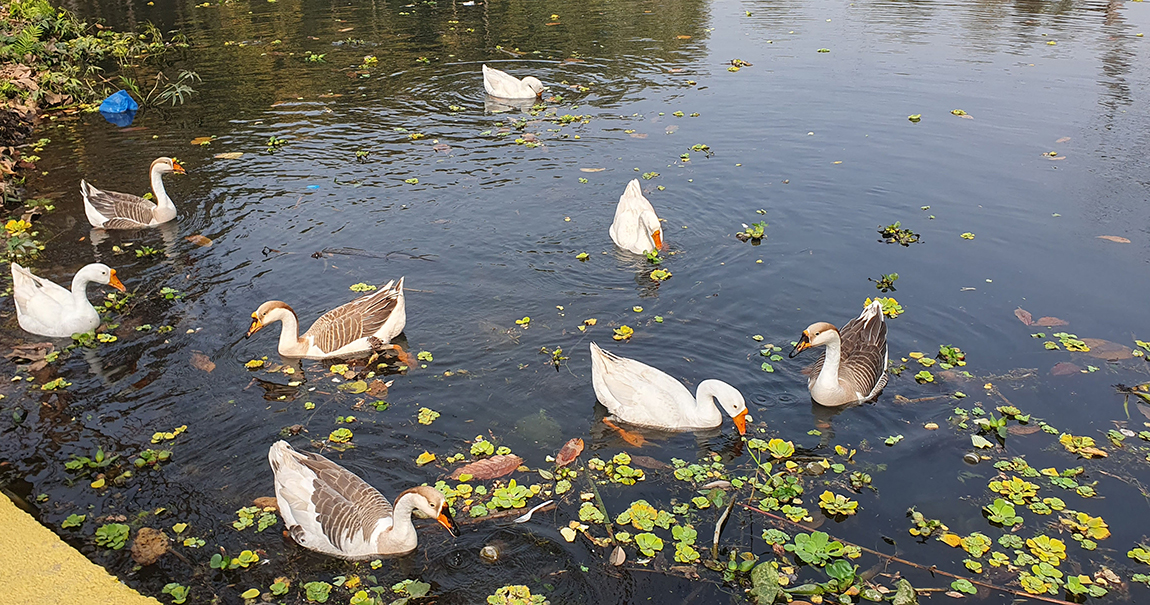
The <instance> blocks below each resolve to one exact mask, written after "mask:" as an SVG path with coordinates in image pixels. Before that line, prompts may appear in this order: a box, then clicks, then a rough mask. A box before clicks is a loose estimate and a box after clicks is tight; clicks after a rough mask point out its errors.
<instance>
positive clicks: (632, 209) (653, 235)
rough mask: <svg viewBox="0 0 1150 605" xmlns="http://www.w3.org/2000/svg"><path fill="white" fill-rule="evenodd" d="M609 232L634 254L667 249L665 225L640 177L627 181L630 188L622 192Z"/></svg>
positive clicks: (620, 244)
mask: <svg viewBox="0 0 1150 605" xmlns="http://www.w3.org/2000/svg"><path fill="white" fill-rule="evenodd" d="M609 233H610V234H611V241H613V242H615V245H616V246H619V247H620V248H622V249H624V250H626V251H628V252H631V253H634V254H647V253H648V252H651V251H657V250H662V249H663V227H662V226H661V225H660V223H659V215H657V214H655V207H654V206H652V205H651V202H649V201H647V198H645V197H643V189H642V187H641V186H640V185H639V179H632V180H631V182H630V183H627V189H626V190H625V191H624V192H623V195H621V196H619V204H618V205H617V206H615V220H614V221H612V222H611V228H610V229H609Z"/></svg>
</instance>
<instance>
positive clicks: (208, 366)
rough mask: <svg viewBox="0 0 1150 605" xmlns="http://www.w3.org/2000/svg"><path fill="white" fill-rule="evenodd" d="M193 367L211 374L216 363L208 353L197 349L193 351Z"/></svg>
mask: <svg viewBox="0 0 1150 605" xmlns="http://www.w3.org/2000/svg"><path fill="white" fill-rule="evenodd" d="M192 367H193V368H196V369H197V370H203V371H205V372H208V373H209V374H210V373H211V371H212V370H214V369H216V364H215V362H213V361H212V360H211V358H210V357H208V356H207V355H204V354H203V353H200V352H199V351H196V352H193V353H192Z"/></svg>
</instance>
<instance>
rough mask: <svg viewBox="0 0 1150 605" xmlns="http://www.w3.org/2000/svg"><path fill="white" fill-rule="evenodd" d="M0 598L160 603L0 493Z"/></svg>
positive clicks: (49, 603) (107, 604) (19, 604)
mask: <svg viewBox="0 0 1150 605" xmlns="http://www.w3.org/2000/svg"><path fill="white" fill-rule="evenodd" d="M0 569H3V570H4V573H2V574H0V595H3V596H2V597H0V601H3V602H4V603H8V604H11V605H56V604H57V603H84V604H85V605H161V604H160V602H159V601H157V600H155V599H153V598H151V597H145V596H143V595H141V594H140V593H138V592H136V591H135V590H132V589H131V588H129V587H128V586H127V585H125V584H123V583H122V582H120V581H119V580H117V579H116V578H115V577H114V576H112V575H110V574H109V573H108V572H107V571H105V570H104V568H103V567H100V566H99V565H96V564H95V563H92V562H91V561H89V560H88V559H87V558H86V557H85V556H84V555H82V554H80V551H78V550H76V549H75V548H72V547H71V546H69V545H68V544H67V543H66V542H64V541H63V540H61V539H60V538H59V536H57V535H56V534H54V533H52V530H50V529H48V528H47V527H44V526H43V525H40V524H39V523H38V522H37V521H36V520H35V519H33V518H32V517H31V515H29V514H28V513H26V512H24V511H22V510H20V509H19V508H16V505H15V504H13V503H12V501H11V500H9V499H8V497H7V496H4V495H0Z"/></svg>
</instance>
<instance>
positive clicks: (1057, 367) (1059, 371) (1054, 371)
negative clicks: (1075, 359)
mask: <svg viewBox="0 0 1150 605" xmlns="http://www.w3.org/2000/svg"><path fill="white" fill-rule="evenodd" d="M1081 371H1082V368H1080V367H1078V366H1076V365H1074V364H1072V363H1070V362H1069V361H1060V362H1058V363H1056V364H1054V367H1053V368H1050V375H1051V376H1069V375H1071V374H1077V373H1079V372H1081Z"/></svg>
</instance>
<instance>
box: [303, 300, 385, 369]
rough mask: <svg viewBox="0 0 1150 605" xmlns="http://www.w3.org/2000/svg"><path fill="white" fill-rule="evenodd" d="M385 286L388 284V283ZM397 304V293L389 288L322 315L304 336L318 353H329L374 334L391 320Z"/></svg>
mask: <svg viewBox="0 0 1150 605" xmlns="http://www.w3.org/2000/svg"><path fill="white" fill-rule="evenodd" d="M388 285H389V286H390V285H391V284H388ZM398 301H399V291H398V290H396V289H393V288H390V287H387V286H385V287H383V288H380V290H379V292H375V293H373V294H369V295H367V296H364V297H362V298H357V299H355V300H353V301H351V302H349V303H347V304H346V305H341V306H339V307H336V308H334V309H332V310H331V311H328V312H327V313H324V314H323V315H322V316H320V318H319V319H317V320H315V323H314V324H312V326H311V327H310V328H308V330H307V333H305V334H304V337H307V336H313V337H315V345H316V346H317V347H319V348H320V350H321V351H324V352H331V351H335V350H337V349H339V348H340V347H343V346H345V345H347V344H350V343H352V342H355V341H356V340H359V339H360V338H364V337H367V336H371V335H372V334H375V333H376V332H377V331H378V330H379V329H380V328H381V327H383V324H384V323H385V322H386V321H387V318H388V317H391V312H392V311H394V310H395V307H396V304H398Z"/></svg>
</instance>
